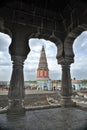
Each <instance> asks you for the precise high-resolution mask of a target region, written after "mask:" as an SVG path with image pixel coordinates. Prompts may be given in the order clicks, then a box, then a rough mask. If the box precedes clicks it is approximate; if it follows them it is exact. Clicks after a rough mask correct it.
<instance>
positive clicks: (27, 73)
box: [0, 31, 87, 81]
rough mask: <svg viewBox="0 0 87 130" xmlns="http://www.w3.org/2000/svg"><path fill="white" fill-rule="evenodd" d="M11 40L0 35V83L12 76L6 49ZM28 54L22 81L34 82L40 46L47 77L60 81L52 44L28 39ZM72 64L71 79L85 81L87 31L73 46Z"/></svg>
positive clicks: (55, 51) (55, 52) (9, 57)
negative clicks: (43, 50)
mask: <svg viewBox="0 0 87 130" xmlns="http://www.w3.org/2000/svg"><path fill="white" fill-rule="evenodd" d="M10 44H11V38H10V37H9V36H8V35H6V34H3V33H0V81H10V78H11V74H12V61H11V56H10V54H9V51H8V48H9V45H10ZM28 45H29V46H30V49H31V51H30V53H29V54H28V56H27V58H26V60H25V62H24V80H25V81H28V80H36V71H37V68H38V63H39V58H40V53H41V49H42V45H44V47H45V52H46V57H47V62H48V68H49V77H50V79H52V80H61V75H62V71H61V65H59V64H58V63H57V59H56V55H57V48H56V46H55V44H54V43H52V42H50V41H46V40H44V39H30V40H29V43H28ZM73 49H74V54H75V57H74V63H73V64H71V71H70V72H71V78H72V79H73V78H74V77H75V78H76V79H87V31H85V32H83V33H82V34H81V35H80V36H78V37H77V38H76V39H75V41H74V44H73Z"/></svg>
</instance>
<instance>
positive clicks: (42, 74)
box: [37, 46, 49, 80]
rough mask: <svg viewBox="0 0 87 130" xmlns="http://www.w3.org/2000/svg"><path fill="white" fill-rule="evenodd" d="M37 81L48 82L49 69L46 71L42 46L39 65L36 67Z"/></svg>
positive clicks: (45, 60) (46, 65) (45, 59)
mask: <svg viewBox="0 0 87 130" xmlns="http://www.w3.org/2000/svg"><path fill="white" fill-rule="evenodd" d="M37 79H38V80H40V79H41V80H45V79H46V80H48V79H49V69H48V64H47V58H46V54H45V49H44V46H43V47H42V50H41V55H40V60H39V65H38V69H37Z"/></svg>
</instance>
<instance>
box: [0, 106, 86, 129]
mask: <svg viewBox="0 0 87 130" xmlns="http://www.w3.org/2000/svg"><path fill="white" fill-rule="evenodd" d="M0 128H1V129H0V130H87V111H82V110H80V109H77V108H51V109H41V110H33V111H26V113H25V114H24V115H21V116H18V115H7V114H0Z"/></svg>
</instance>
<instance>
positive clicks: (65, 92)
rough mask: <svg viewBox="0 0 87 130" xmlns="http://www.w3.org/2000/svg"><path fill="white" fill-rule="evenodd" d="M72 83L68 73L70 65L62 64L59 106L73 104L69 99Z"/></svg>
mask: <svg viewBox="0 0 87 130" xmlns="http://www.w3.org/2000/svg"><path fill="white" fill-rule="evenodd" d="M71 96H72V85H71V75H70V65H69V64H62V86H61V106H65V107H69V106H75V103H74V102H73V101H72V100H71Z"/></svg>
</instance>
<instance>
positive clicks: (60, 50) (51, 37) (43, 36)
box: [29, 29, 64, 63]
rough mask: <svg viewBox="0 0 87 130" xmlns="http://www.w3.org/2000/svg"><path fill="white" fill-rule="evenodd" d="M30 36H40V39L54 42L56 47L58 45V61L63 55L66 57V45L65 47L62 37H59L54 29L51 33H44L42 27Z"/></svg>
mask: <svg viewBox="0 0 87 130" xmlns="http://www.w3.org/2000/svg"><path fill="white" fill-rule="evenodd" d="M30 38H39V39H45V40H49V41H51V42H53V43H54V44H55V45H56V47H57V55H56V58H57V60H58V63H60V62H61V57H64V56H63V55H64V47H63V42H62V41H61V39H60V38H58V37H57V36H56V35H55V33H54V31H53V32H52V33H51V34H48V33H42V32H41V31H40V29H38V30H37V32H36V33H32V34H31V35H30V37H29V39H30Z"/></svg>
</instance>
